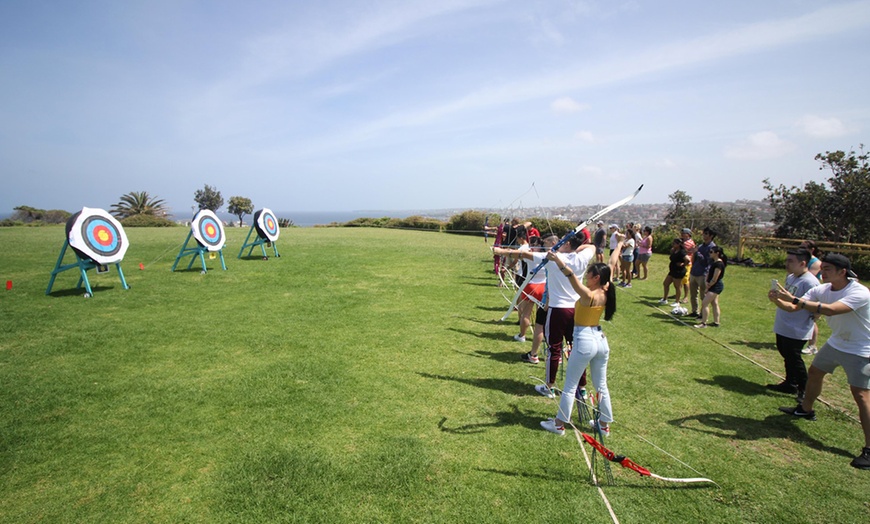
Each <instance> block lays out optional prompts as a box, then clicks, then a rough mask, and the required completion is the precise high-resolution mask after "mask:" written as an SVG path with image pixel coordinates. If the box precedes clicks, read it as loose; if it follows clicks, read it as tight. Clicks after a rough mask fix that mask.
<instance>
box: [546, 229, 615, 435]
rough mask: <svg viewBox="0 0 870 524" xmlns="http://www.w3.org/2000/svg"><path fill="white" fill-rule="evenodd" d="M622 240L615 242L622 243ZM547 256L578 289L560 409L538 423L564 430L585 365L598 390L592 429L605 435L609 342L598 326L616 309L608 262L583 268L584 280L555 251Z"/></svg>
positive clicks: (608, 419) (609, 418)
mask: <svg viewBox="0 0 870 524" xmlns="http://www.w3.org/2000/svg"><path fill="white" fill-rule="evenodd" d="M621 245H622V241H620V243H619V244H618V247H621ZM620 251H621V250H620V249H617V250H614V253H613V254H612V255H611V258H615V257H617V256H619V252H620ZM547 258H548V259H549V260H551V261H553V262H555V263H556V266H557V268H558V270H559V271H560V272H561V273H562V274H563V275H565V276H567V277H568V280H569V281H570V282H571V286H572V288H573V289H574V291H576V292H577V295H578V298H577V303H576V304H575V305H574V349H573V351H572V352H571V358H570V359H569V360H568V370H567V371H566V373H565V384H564V386H563V388H562V397H561V399H560V400H559V410H558V411H557V412H556V417H555V418H551V419H547V420H545V421H543V422H541V427H542V428H544V429H546V430H547V431H549V432H551V433H555V434H557V435H564V434H565V423H566V422H569V421H570V420H571V412H572V410H573V409H574V399H575V395H576V392H577V388H578V387H579V383H580V380H581V377H582V376H583V375H584V374H585V373H586V366H589V367H590V370H591V372H592V383H593V384H594V385H595V391H596V393H597V394H598V409H599V410H600V413H601V415H600V417H599V419H598V421H597V422H596V421H595V420H590V421H588V423H589V425H590V427H592V429H597V430H600V431H601V433H602V434H603V435H605V436H610V424H611V423H612V422H613V408H612V406H611V402H610V391H609V390H608V389H607V362H608V360H609V359H610V346H609V345H608V344H607V338H606V337H605V336H604V332H603V331H602V330H601V324H600V321H601V316H602V313H603V314H604V320H607V321H609V320H611V319H612V318H613V314H614V313H616V289H615V288H614V285H613V283H612V282H610V267H611V265H612V264H615V263H616V260H613V261H612V262H611V263H610V264H603V263H596V264H593V265H592V266H590V267H589V270H588V271H587V272H586V278H585V280H586V284H585V285H584V284H583V283H582V282H581V281H580V277H579V276H578V275H577V274H576V273H574V272H573V270H572V269H571V268H570V267H569V266H568V265H567V264H564V263H563V262H562V260H561V259H559V258H558V256H556V255H555V254H554V253H550V254H548V255H547Z"/></svg>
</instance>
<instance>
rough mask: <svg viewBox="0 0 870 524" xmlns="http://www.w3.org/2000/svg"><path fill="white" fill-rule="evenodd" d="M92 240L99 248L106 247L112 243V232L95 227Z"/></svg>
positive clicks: (105, 228) (102, 227)
mask: <svg viewBox="0 0 870 524" xmlns="http://www.w3.org/2000/svg"><path fill="white" fill-rule="evenodd" d="M94 239H95V240H96V241H97V243H98V244H100V245H101V246H108V245H109V244H111V243H112V232H111V231H109V228H107V227H106V226H97V227H96V228H95V229H94Z"/></svg>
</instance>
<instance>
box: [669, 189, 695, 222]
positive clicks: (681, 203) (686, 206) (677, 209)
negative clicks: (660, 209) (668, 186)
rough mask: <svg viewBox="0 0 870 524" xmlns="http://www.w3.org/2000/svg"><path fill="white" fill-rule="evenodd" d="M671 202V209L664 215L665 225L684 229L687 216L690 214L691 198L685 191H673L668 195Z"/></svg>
mask: <svg viewBox="0 0 870 524" xmlns="http://www.w3.org/2000/svg"><path fill="white" fill-rule="evenodd" d="M668 200H670V201H671V209H670V210H669V211H668V212H667V214H666V215H665V223H666V224H667V225H668V226H676V227H686V222H688V220H689V215H691V214H692V207H693V206H692V197H690V196H689V194H688V193H686V192H685V191H680V190H677V191H674V192H673V193H671V194H670V195H668Z"/></svg>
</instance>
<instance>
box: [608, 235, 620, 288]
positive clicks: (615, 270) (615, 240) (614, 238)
mask: <svg viewBox="0 0 870 524" xmlns="http://www.w3.org/2000/svg"><path fill="white" fill-rule="evenodd" d="M620 235H621V233H620V232H619V226H617V225H616V224H610V253H608V257H607V259H608V260H612V255H613V252H614V251H616V246H617V245H618V244H619V237H620ZM610 275H611V277H612V278H613V281H614V282H616V281H617V280H619V278H618V276H617V275H619V259H617V260H616V263H615V264H614V265H611V266H610Z"/></svg>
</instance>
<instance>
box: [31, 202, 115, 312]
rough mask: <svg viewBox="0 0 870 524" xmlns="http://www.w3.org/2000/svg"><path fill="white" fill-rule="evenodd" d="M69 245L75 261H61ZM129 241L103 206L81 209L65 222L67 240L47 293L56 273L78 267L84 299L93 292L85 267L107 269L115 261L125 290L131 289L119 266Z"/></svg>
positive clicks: (99, 270) (52, 284)
mask: <svg viewBox="0 0 870 524" xmlns="http://www.w3.org/2000/svg"><path fill="white" fill-rule="evenodd" d="M68 247H71V248H72V250H73V253H74V254H75V257H76V261H75V262H73V263H70V264H64V263H63V259H64V256H66V250H67V248H68ZM127 247H128V241H127V235H126V234H125V233H124V228H123V227H122V226H121V223H120V222H118V221H117V220H116V219H115V218H114V217H113V216H111V215H110V214H108V213H107V212H106V211H104V210H102V209H91V208H87V207H85V208H82V210H81V211H79V212H78V213H76V214H74V215H73V216H71V217H70V218H69V220H67V223H66V239H65V240H64V242H63V247H62V248H61V249H60V255H58V257H57V263H56V264H55V265H54V269H53V270H52V272H51V279H49V281H48V288H46V290H45V294H46V295H50V294H51V288H52V287H54V281H55V279H57V275H58V274H60V273H63V272H64V271H67V270H70V269H78V270H79V281H78V284H76V289H81V288H82V285H83V284H84V287H85V298H88V297H92V296H93V295H94V291H93V289H92V288H91V282H90V280H89V279H88V273H87V272H88V270H89V269H96V271H97V273H106V272H108V271H109V266H110V264H114V265H115V268H116V269H117V270H118V276H119V277H120V278H121V285H122V286H123V287H124V289H130V286H129V285H127V280H126V279H125V278H124V271H123V270H122V269H121V260H122V259H123V258H124V254H125V253H126V252H127Z"/></svg>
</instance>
